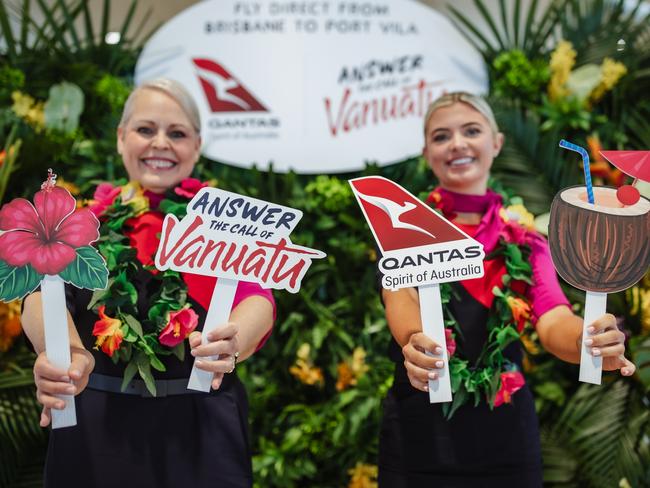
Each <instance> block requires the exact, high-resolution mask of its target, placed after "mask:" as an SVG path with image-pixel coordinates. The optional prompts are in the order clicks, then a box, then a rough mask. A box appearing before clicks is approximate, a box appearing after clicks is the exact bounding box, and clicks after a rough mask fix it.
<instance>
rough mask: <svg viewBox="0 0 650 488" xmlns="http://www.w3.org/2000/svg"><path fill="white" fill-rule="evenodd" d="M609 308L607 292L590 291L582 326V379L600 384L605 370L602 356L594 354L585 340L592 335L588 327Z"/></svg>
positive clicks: (585, 381)
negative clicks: (590, 351)
mask: <svg viewBox="0 0 650 488" xmlns="http://www.w3.org/2000/svg"><path fill="white" fill-rule="evenodd" d="M606 310H607V293H598V292H595V291H588V292H587V298H586V299H585V318H584V324H583V326H582V346H581V348H580V381H582V382H583V383H593V384H594V385H600V379H601V376H602V372H603V358H602V356H592V355H591V354H590V353H589V347H587V346H586V345H585V340H586V339H588V338H589V337H590V334H589V333H588V332H587V327H589V326H590V325H591V324H593V323H594V321H595V320H596V319H598V318H600V317H602V316H603V315H605V312H606Z"/></svg>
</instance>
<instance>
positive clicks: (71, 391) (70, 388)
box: [65, 385, 76, 395]
mask: <svg viewBox="0 0 650 488" xmlns="http://www.w3.org/2000/svg"><path fill="white" fill-rule="evenodd" d="M75 390H76V388H75V387H74V386H72V385H70V386H68V387H66V389H65V392H66V393H67V394H68V395H74V392H75Z"/></svg>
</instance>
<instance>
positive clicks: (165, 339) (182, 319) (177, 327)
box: [158, 308, 199, 347]
mask: <svg viewBox="0 0 650 488" xmlns="http://www.w3.org/2000/svg"><path fill="white" fill-rule="evenodd" d="M198 323H199V316H198V315H196V312H195V311H194V310H192V309H191V308H183V309H181V310H177V311H176V312H170V313H169V319H168V321H167V325H166V326H165V328H164V329H163V330H162V331H161V332H160V335H159V336H158V340H159V341H160V343H161V344H162V345H163V346H168V347H174V346H176V345H178V344H180V343H181V342H183V341H184V340H185V338H186V337H187V336H188V335H190V333H191V332H192V331H193V330H194V329H196V326H197V325H198Z"/></svg>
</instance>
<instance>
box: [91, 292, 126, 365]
mask: <svg viewBox="0 0 650 488" xmlns="http://www.w3.org/2000/svg"><path fill="white" fill-rule="evenodd" d="M104 310H106V307H105V306H104V305H102V306H101V307H99V310H98V312H99V320H98V321H97V322H95V327H93V335H94V336H97V340H96V341H95V349H98V348H100V347H101V348H102V351H104V353H106V354H108V355H109V356H110V357H113V353H114V352H115V351H117V349H118V348H119V347H120V344H121V343H122V339H124V334H123V333H122V321H120V320H119V319H114V318H112V317H109V316H107V315H106V314H105V313H104Z"/></svg>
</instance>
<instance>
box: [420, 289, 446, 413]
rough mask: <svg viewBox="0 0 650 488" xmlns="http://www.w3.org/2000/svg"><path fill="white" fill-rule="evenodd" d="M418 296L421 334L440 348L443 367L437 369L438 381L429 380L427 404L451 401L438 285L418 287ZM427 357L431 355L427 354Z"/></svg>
mask: <svg viewBox="0 0 650 488" xmlns="http://www.w3.org/2000/svg"><path fill="white" fill-rule="evenodd" d="M418 295H419V296H420V319H421V320H422V332H424V335H426V336H427V337H429V338H430V339H432V340H433V341H434V342H435V343H436V344H438V346H440V348H442V361H444V363H445V365H444V367H443V368H441V369H437V370H436V371H437V372H438V379H436V380H429V403H443V402H450V401H451V383H450V381H449V364H448V360H449V358H448V357H447V340H446V338H445V322H444V319H443V317H442V301H441V300H440V285H438V284H434V285H423V286H420V287H418ZM427 355H428V356H433V354H431V353H429V352H427Z"/></svg>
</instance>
